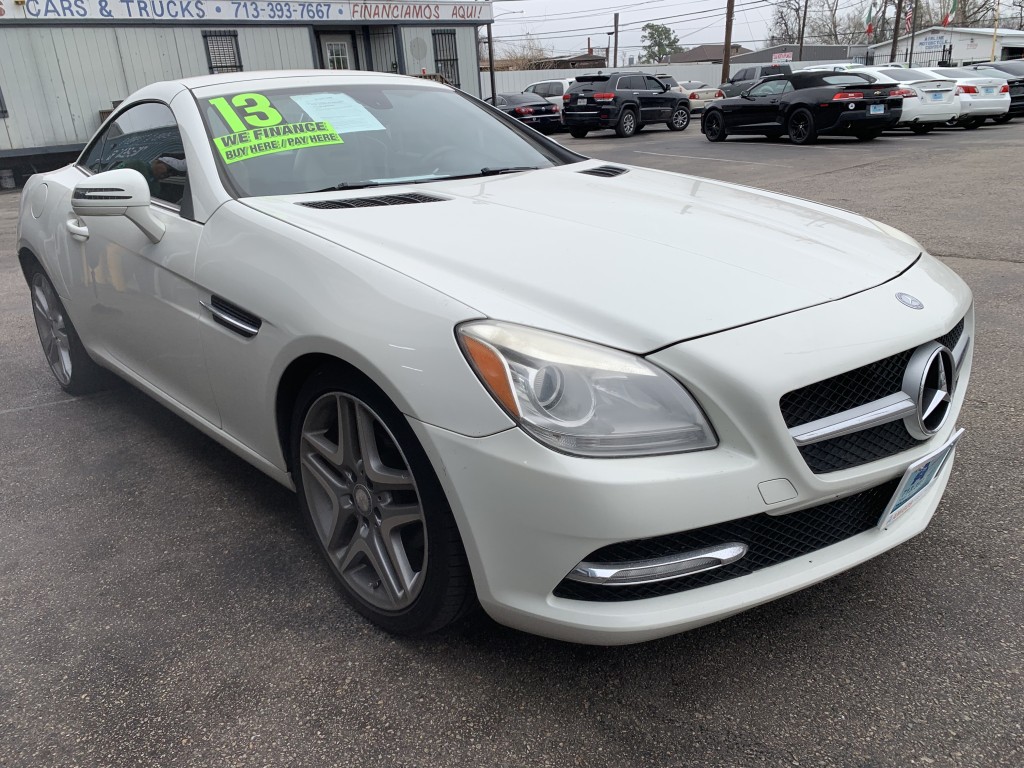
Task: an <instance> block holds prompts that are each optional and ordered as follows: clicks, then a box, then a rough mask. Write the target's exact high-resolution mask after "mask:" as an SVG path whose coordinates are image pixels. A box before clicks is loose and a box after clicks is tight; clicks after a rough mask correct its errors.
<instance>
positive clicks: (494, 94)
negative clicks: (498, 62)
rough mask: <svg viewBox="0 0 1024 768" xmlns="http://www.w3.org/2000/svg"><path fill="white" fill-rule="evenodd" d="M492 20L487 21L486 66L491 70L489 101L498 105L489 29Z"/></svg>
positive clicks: (492, 38)
mask: <svg viewBox="0 0 1024 768" xmlns="http://www.w3.org/2000/svg"><path fill="white" fill-rule="evenodd" d="M492 24H493V22H487V66H488V67H489V68H490V70H491V103H492V104H494V106H498V92H497V91H496V90H495V85H494V32H493V31H492V30H491V26H492Z"/></svg>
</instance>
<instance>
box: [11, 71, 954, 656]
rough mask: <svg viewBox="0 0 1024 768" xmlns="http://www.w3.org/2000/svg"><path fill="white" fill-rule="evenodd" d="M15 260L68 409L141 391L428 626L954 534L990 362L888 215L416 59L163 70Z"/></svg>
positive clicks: (382, 605)
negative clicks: (607, 153) (281, 496)
mask: <svg viewBox="0 0 1024 768" xmlns="http://www.w3.org/2000/svg"><path fill="white" fill-rule="evenodd" d="M697 224H699V226H697V227H696V229H699V230H700V231H708V232H715V233H727V234H715V235H712V236H708V237H702V238H694V237H693V236H692V232H693V231H694V229H695V225H697ZM677 225H678V226H677ZM508 231H513V232H527V231H528V232H530V234H531V239H532V241H534V242H538V243H544V247H542V248H536V247H528V248H524V247H522V244H521V243H520V242H519V241H518V240H517V239H515V238H505V237H492V234H493V233H495V232H508ZM681 233H690V234H687V235H685V236H684V235H682V234H681ZM18 252H19V254H20V258H21V264H22V268H23V270H24V273H25V277H26V279H27V282H28V286H29V290H30V293H31V297H32V307H33V310H34V314H35V320H36V324H37V327H38V331H39V337H40V339H41V341H42V347H43V351H44V353H45V357H46V360H47V362H48V363H49V366H50V369H51V370H52V372H53V374H54V376H55V377H56V379H57V381H58V382H59V384H60V385H61V386H62V387H63V388H64V389H65V390H67V391H68V392H71V393H81V392H86V391H89V390H90V389H93V388H96V387H98V386H101V385H102V384H103V380H104V371H103V369H108V370H110V371H113V372H115V373H117V374H118V375H120V376H121V377H123V378H124V379H126V380H128V381H129V382H131V383H132V384H134V385H135V386H137V387H139V388H140V389H142V390H143V391H145V392H147V393H148V394H149V395H151V396H152V397H154V398H156V399H157V400H158V401H160V402H161V403H163V404H164V405H166V406H167V407H168V408H170V409H171V410H173V411H174V412H175V413H177V414H179V415H180V416H181V417H183V418H184V419H186V420H187V421H188V422H190V423H191V424H193V425H195V426H196V427H197V428H198V429H200V430H202V431H203V432H205V433H206V434H207V435H209V436H210V437H212V438H213V439H215V440H217V441H219V442H220V443H221V444H223V445H224V446H225V447H227V448H228V449H229V450H231V451H233V452H234V453H236V454H238V455H239V456H241V457H243V458H244V459H246V460H247V461H249V462H251V463H252V464H253V465H254V466H256V467H258V468H259V469H260V470H262V471H263V472H265V473H266V474H267V475H269V476H270V477H272V478H274V479H275V480H277V481H278V482H280V483H282V484H283V485H285V486H287V487H289V488H293V489H295V490H296V491H297V492H298V498H299V503H300V506H301V509H302V512H303V514H304V515H305V516H306V518H307V519H308V521H309V523H310V528H311V531H312V535H313V536H314V538H315V539H316V541H317V542H318V544H319V546H320V549H321V550H322V552H323V555H324V557H325V560H326V562H327V564H328V566H329V568H330V569H331V570H332V571H333V573H334V575H335V576H336V577H337V579H338V580H339V582H340V584H341V586H342V589H343V592H344V594H345V595H346V597H347V598H348V599H349V600H350V601H351V603H352V605H353V606H354V607H355V609H356V610H358V611H359V612H361V613H362V614H363V615H364V616H366V617H368V618H369V619H370V620H372V621H373V622H375V623H376V624H378V625H379V626H381V627H383V628H384V629H386V630H389V631H392V632H396V633H403V634H416V633H424V632H429V631H432V630H436V629H439V628H441V627H443V626H445V625H447V624H449V623H451V622H453V621H455V620H456V619H458V618H459V617H460V616H462V615H463V614H464V613H466V612H467V611H469V610H471V609H472V608H473V607H474V606H475V605H476V604H477V602H479V604H481V605H482V606H483V608H484V609H485V610H486V611H487V612H488V613H489V614H490V615H491V616H493V617H494V618H495V619H497V620H498V621H499V622H502V623H504V624H507V625H509V626H512V627H518V628H520V629H523V630H527V631H531V632H536V633H539V634H543V635H548V636H551V637H556V638H562V639H566V640H571V641H577V642H587V643H601V644H618V643H629V642H636V641H641V640H647V639H651V638H655V637H660V636H664V635H668V634H672V633H675V632H680V631H683V630H686V629H688V628H691V627H696V626H699V625H701V624H706V623H708V622H710V621H714V620H716V619H720V618H723V617H725V616H729V615H730V614H733V613H736V612H738V611H742V610H745V609H747V608H750V607H752V606H755V605H758V604H760V603H764V602H767V601H769V600H772V599H774V598H777V597H780V596H782V595H785V594H788V593H790V592H793V591H795V590H798V589H801V588H803V587H806V586H809V585H811V584H814V583H815V582H818V581H821V580H822V579H826V578H828V577H830V576H833V575H835V574H837V573H840V572H841V571H844V570H846V569H849V568H852V567H853V566H855V565H857V564H858V563H861V562H863V561H865V560H867V559H869V558H872V557H874V556H876V555H878V554H880V553H882V552H885V551H886V550H889V549H891V548H892V547H895V546H896V545H898V544H900V543H901V542H904V541H906V540H907V539H909V538H911V537H912V536H914V535H916V534H918V533H920V532H921V531H922V530H924V528H925V526H927V525H928V522H929V520H930V519H931V517H932V515H933V513H934V512H935V509H936V507H937V506H938V505H939V502H940V499H941V497H942V494H943V491H944V489H945V486H946V483H947V481H948V479H949V477H950V473H951V471H952V465H953V454H954V449H955V446H956V443H957V439H958V437H959V436H960V434H961V430H958V429H957V426H956V422H957V417H958V415H959V413H960V409H961V406H962V404H963V402H964V397H965V391H966V389H967V384H968V379H969V378H970V373H971V364H972V363H971V361H972V343H973V337H974V314H973V310H972V300H971V292H970V290H969V289H968V287H967V286H966V285H965V284H964V283H963V282H962V281H961V280H960V279H959V278H958V277H957V276H956V275H955V274H954V273H953V272H951V271H950V270H949V269H948V268H947V267H945V266H944V265H943V264H942V263H940V262H939V261H937V260H936V259H934V258H932V257H931V256H929V255H928V254H927V253H925V252H924V250H923V249H922V247H921V246H920V245H919V244H918V243H916V242H915V241H914V240H912V239H911V238H910V237H908V236H906V235H904V234H901V233H900V232H898V231H896V230H894V229H892V228H890V227H888V226H887V225H885V224H882V223H879V222H876V221H872V220H870V219H865V218H863V217H861V216H857V215H855V214H852V213H846V212H844V211H840V210H837V209H835V208H831V207H829V206H824V205H818V204H815V203H811V202H804V201H800V200H796V199H793V198H790V197H786V196H783V195H777V194H773V193H768V192H759V191H757V190H754V189H749V188H746V187H741V186H736V185H732V184H725V183H721V182H715V181H709V180H707V179H701V178H695V177H690V176H681V175H676V174H672V173H663V172H657V171H651V170H643V169H640V168H633V167H629V166H625V165H618V164H613V163H606V162H602V161H597V160H589V159H587V158H585V157H582V156H580V155H578V154H575V153H573V152H570V151H569V150H567V149H565V148H563V147H561V146H560V145H558V144H557V143H555V142H553V141H550V140H548V139H546V138H545V137H543V136H541V135H539V134H537V133H536V132H534V131H532V130H530V129H528V128H525V127H523V126H522V125H520V124H519V123H517V121H515V120H513V119H512V118H509V117H507V116H504V115H501V114H498V113H496V112H495V111H494V110H492V109H490V108H488V107H485V106H484V105H483V104H482V103H481V102H479V101H477V100H475V99H472V98H470V97H468V96H466V95H464V94H462V93H460V92H459V91H456V90H453V89H450V88H448V87H446V86H443V85H439V84H436V83H432V82H428V81H422V80H419V79H414V78H403V77H398V76H393V75H384V74H374V73H355V72H353V73H344V74H343V73H332V74H325V73H322V72H283V73H269V74H268V73H253V74H249V73H234V74H230V75H219V76H211V77H201V78H196V79H192V80H181V81H175V82H165V83H157V84H154V85H151V86H148V87H146V88H144V89H142V90H141V91H139V92H137V93H136V94H134V95H133V96H131V97H130V98H129V99H128V100H126V101H125V102H124V103H123V104H122V105H121V106H120V107H119V108H118V109H117V111H116V112H115V113H114V114H113V115H112V116H111V118H110V119H109V120H108V121H107V122H106V123H105V124H104V126H103V127H102V128H101V129H100V131H99V132H98V133H97V135H96V136H95V137H94V138H93V139H92V140H91V141H90V142H89V144H88V145H87V146H86V149H85V150H84V152H83V153H82V155H81V157H80V158H79V159H78V161H77V162H76V163H75V164H73V165H69V166H68V167H66V168H63V169H60V170H58V171H54V172H52V173H48V174H44V175H37V176H34V177H32V179H31V180H30V181H29V182H28V184H27V185H26V187H25V190H24V194H23V197H22V208H21V215H20V219H19V226H18ZM115 407H116V406H115ZM905 567H906V568H914V567H915V566H914V564H913V562H912V561H910V560H908V561H907V562H906V564H905Z"/></svg>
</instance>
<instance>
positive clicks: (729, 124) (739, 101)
mask: <svg viewBox="0 0 1024 768" xmlns="http://www.w3.org/2000/svg"><path fill="white" fill-rule="evenodd" d="M762 85H767V83H759V84H758V85H755V86H754V87H753V88H751V89H750V91H749V92H747V95H746V96H734V97H732V98H729V99H726V100H725V101H723V102H721V104H720V105H719V106H720V107H721V109H722V117H723V119H724V121H725V126H726V128H729V129H734V128H743V127H745V126H747V125H749V124H750V123H752V122H755V121H756V120H757V110H758V104H757V102H756V100H755V99H756V97H752V94H754V93H757V92H759V89H760V88H761V86H762Z"/></svg>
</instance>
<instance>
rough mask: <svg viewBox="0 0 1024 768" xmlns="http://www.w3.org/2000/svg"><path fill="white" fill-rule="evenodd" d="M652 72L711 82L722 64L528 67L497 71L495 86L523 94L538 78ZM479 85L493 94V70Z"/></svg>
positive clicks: (719, 74)
mask: <svg viewBox="0 0 1024 768" xmlns="http://www.w3.org/2000/svg"><path fill="white" fill-rule="evenodd" d="M616 69H618V70H623V71H625V70H629V71H639V72H649V73H650V74H652V75H655V74H657V75H661V74H666V75H672V77H674V78H675V79H676V80H678V81H679V82H681V83H682V82H684V81H687V80H698V81H700V82H702V83H707V84H708V85H718V84H719V83H720V82H722V65H721V64H638V65H636V66H632V67H598V68H596V69H525V70H520V71H517V72H495V73H494V85H495V87H496V88H497V90H498V93H520V92H522V90H523V89H524V88H525V87H526V86H528V85H529V84H530V83H536V82H537V81H538V80H561V79H562V78H568V77H577V76H578V75H593V74H596V73H598V72H611V71H614V70H616ZM480 88H481V89H482V92H483V95H484V97H485V98H486V97H487V96H490V95H491V73H490V72H481V73H480Z"/></svg>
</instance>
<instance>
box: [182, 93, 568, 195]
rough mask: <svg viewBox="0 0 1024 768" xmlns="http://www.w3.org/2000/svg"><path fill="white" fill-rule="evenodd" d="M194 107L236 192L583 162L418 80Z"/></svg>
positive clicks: (236, 98)
mask: <svg viewBox="0 0 1024 768" xmlns="http://www.w3.org/2000/svg"><path fill="white" fill-rule="evenodd" d="M236 87H237V88H238V89H239V91H238V92H230V91H229V92H226V93H224V94H223V95H221V96H216V97H213V98H203V99H201V100H200V101H199V106H200V110H201V112H202V114H203V119H204V120H205V121H206V124H207V127H208V129H209V131H210V135H211V136H212V137H213V148H214V153H215V154H216V155H217V158H218V161H219V162H220V163H221V165H222V167H223V169H224V172H225V173H226V175H227V176H228V177H229V178H230V180H231V181H232V182H233V184H234V186H235V187H236V188H237V190H238V191H239V193H240V194H241V195H242V196H262V195H282V194H295V193H301V192H316V191H325V190H328V189H335V188H337V189H345V188H349V189H355V188H358V187H366V186H378V185H387V184H404V183H415V182H425V181H434V180H439V179H446V178H452V177H465V176H476V175H489V174H494V173H501V172H502V171H503V170H507V169H511V168H515V169H530V168H546V167H550V166H553V165H561V164H563V163H566V162H575V161H577V160H579V159H581V158H578V157H577V156H575V155H573V154H572V153H570V152H569V151H568V150H564V149H562V148H561V147H559V146H558V145H557V144H554V143H553V142H550V141H547V140H545V139H544V138H543V137H541V136H533V135H531V134H532V131H530V129H528V128H524V127H519V126H518V125H517V124H515V123H514V122H507V121H506V119H503V118H502V117H499V116H497V115H496V114H495V113H494V112H493V111H492V110H491V109H490V108H488V107H484V106H482V105H481V104H480V103H478V102H475V101H473V100H471V99H469V98H467V97H465V96H463V95H461V94H459V93H457V92H455V91H452V90H449V89H447V88H440V87H424V86H421V85H419V84H405V83H400V82H399V83H395V84H391V83H387V84H344V85H333V84H332V85H327V86H323V85H320V86H307V87H302V88H294V87H293V88H253V89H252V90H250V91H244V90H242V88H243V87H244V86H241V85H238V86H236Z"/></svg>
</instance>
